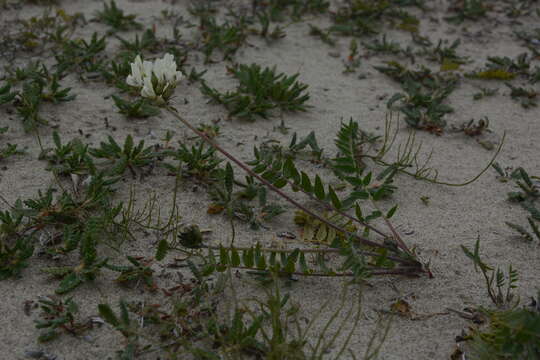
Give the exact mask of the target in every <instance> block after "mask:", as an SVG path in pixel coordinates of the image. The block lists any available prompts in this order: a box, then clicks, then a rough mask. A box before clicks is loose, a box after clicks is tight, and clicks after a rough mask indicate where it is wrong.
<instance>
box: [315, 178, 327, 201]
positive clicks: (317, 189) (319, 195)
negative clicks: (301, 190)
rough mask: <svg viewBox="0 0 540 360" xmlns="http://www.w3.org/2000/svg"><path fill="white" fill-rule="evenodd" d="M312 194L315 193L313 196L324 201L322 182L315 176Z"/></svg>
mask: <svg viewBox="0 0 540 360" xmlns="http://www.w3.org/2000/svg"><path fill="white" fill-rule="evenodd" d="M313 192H314V193H315V196H316V197H317V198H318V199H319V200H324V198H325V194H324V185H323V183H322V180H321V178H320V177H319V175H317V176H315V186H314V188H313Z"/></svg>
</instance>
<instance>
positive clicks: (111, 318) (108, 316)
mask: <svg viewBox="0 0 540 360" xmlns="http://www.w3.org/2000/svg"><path fill="white" fill-rule="evenodd" d="M98 311H99V316H101V317H102V318H103V320H105V321H106V322H108V323H109V324H111V325H112V326H114V327H118V326H119V325H120V321H119V320H118V318H117V317H116V315H115V313H114V311H112V309H111V307H110V306H109V305H108V304H99V305H98Z"/></svg>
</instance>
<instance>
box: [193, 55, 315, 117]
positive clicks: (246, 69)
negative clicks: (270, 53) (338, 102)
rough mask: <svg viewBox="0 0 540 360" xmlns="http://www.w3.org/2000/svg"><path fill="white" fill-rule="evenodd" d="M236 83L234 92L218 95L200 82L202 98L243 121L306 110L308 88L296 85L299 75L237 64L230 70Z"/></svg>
mask: <svg viewBox="0 0 540 360" xmlns="http://www.w3.org/2000/svg"><path fill="white" fill-rule="evenodd" d="M229 71H231V73H232V75H233V76H234V77H235V78H236V79H237V80H238V82H239V84H238V86H237V88H236V90H235V91H227V92H225V93H221V92H219V91H218V90H216V89H213V88H211V87H209V86H208V85H207V84H206V83H204V82H203V83H202V88H201V91H202V93H203V94H204V95H206V96H208V97H210V98H211V100H212V101H215V102H217V103H219V104H222V105H223V106H225V108H227V110H228V111H229V116H235V117H239V118H243V119H247V120H255V117H256V116H258V117H262V118H268V117H270V116H271V110H274V109H278V110H280V111H281V112H295V111H306V110H307V105H304V103H305V102H306V101H308V100H309V94H306V93H304V92H305V91H306V89H307V88H308V85H306V84H303V83H301V82H299V81H298V80H297V79H298V77H299V74H295V75H292V76H288V75H286V74H284V73H277V71H276V68H275V67H274V68H268V67H266V68H264V69H263V68H261V67H260V66H259V65H257V64H251V65H244V64H241V65H238V66H235V67H233V68H230V69H229Z"/></svg>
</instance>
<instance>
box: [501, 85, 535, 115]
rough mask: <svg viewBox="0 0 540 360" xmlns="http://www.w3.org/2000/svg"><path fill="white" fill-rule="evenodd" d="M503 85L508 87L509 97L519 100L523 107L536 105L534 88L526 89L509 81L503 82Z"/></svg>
mask: <svg viewBox="0 0 540 360" xmlns="http://www.w3.org/2000/svg"><path fill="white" fill-rule="evenodd" d="M505 85H506V86H507V87H508V88H509V89H510V97H511V98H512V99H513V100H515V101H519V103H520V104H521V106H523V107H524V108H525V109H528V108H531V107H536V106H538V102H537V98H538V92H537V91H536V90H535V89H526V88H523V87H518V86H514V85H512V84H509V83H505Z"/></svg>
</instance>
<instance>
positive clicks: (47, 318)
mask: <svg viewBox="0 0 540 360" xmlns="http://www.w3.org/2000/svg"><path fill="white" fill-rule="evenodd" d="M39 305H40V308H41V316H40V317H41V319H40V320H36V321H35V323H36V328H37V329H45V331H43V332H42V333H41V334H40V335H39V337H38V341H39V342H48V341H51V340H54V339H56V338H57V337H59V336H60V335H61V334H62V333H67V334H70V335H73V336H78V335H80V334H82V333H84V332H85V331H87V330H88V329H90V328H92V323H91V321H90V320H87V321H81V320H79V319H78V312H79V306H78V305H77V303H75V301H73V298H71V297H70V298H68V299H66V300H61V299H58V298H56V297H45V298H41V299H39Z"/></svg>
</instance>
